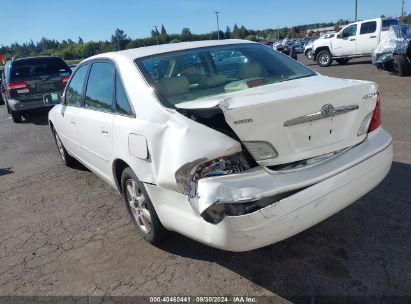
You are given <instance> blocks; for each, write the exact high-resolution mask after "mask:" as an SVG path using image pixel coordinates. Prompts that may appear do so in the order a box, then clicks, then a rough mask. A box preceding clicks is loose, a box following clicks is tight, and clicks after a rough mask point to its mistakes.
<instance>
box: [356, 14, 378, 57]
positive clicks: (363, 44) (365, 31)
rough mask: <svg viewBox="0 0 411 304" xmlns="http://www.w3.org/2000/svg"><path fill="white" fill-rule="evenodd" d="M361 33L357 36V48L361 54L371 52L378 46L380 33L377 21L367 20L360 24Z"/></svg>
mask: <svg viewBox="0 0 411 304" xmlns="http://www.w3.org/2000/svg"><path fill="white" fill-rule="evenodd" d="M359 27H360V33H359V35H358V36H357V50H358V53H359V54H371V52H372V50H373V49H375V48H376V47H377V44H378V35H377V33H378V32H379V31H378V28H377V21H375V20H374V21H366V22H361V23H360V24H359Z"/></svg>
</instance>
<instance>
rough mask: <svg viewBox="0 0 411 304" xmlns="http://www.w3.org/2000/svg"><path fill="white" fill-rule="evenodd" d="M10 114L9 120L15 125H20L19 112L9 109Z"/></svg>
mask: <svg viewBox="0 0 411 304" xmlns="http://www.w3.org/2000/svg"><path fill="white" fill-rule="evenodd" d="M10 114H11V119H12V120H13V122H15V123H20V122H21V114H20V113H19V112H16V111H13V110H12V109H10Z"/></svg>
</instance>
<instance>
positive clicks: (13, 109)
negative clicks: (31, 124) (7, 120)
mask: <svg viewBox="0 0 411 304" xmlns="http://www.w3.org/2000/svg"><path fill="white" fill-rule="evenodd" d="M70 75H71V69H70V68H69V66H68V65H67V64H66V63H65V61H64V60H63V59H61V58H59V57H55V56H39V57H26V58H18V59H14V60H9V61H7V62H6V64H5V67H4V70H3V73H2V81H1V93H2V95H3V98H4V102H5V104H6V106H7V110H8V112H9V114H11V116H12V119H13V121H14V122H15V123H19V122H21V121H22V114H24V113H27V112H30V111H33V110H37V109H41V108H46V107H47V106H46V105H45V104H44V102H43V95H44V94H47V93H59V94H61V93H62V92H63V90H64V87H65V86H66V83H67V82H68V80H69V78H70Z"/></svg>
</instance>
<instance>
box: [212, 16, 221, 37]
mask: <svg viewBox="0 0 411 304" xmlns="http://www.w3.org/2000/svg"><path fill="white" fill-rule="evenodd" d="M213 13H214V14H215V16H216V18H217V39H218V40H220V23H219V20H218V14H221V12H217V11H215V12H213Z"/></svg>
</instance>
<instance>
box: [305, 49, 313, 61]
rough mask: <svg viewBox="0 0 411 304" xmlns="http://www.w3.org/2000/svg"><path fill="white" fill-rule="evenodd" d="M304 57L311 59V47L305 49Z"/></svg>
mask: <svg viewBox="0 0 411 304" xmlns="http://www.w3.org/2000/svg"><path fill="white" fill-rule="evenodd" d="M304 55H305V57H307V59H309V60H313V50H312V49H307V50H306V51H305V53H304Z"/></svg>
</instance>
